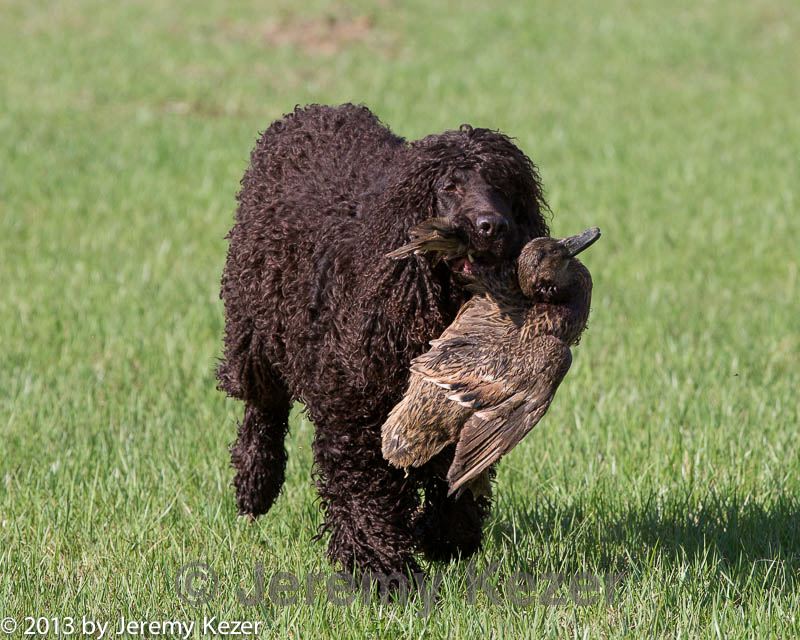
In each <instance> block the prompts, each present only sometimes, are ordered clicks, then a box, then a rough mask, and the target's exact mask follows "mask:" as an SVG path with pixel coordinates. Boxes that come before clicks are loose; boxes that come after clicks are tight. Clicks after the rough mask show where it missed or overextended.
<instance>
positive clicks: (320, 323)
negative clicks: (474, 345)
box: [218, 104, 547, 573]
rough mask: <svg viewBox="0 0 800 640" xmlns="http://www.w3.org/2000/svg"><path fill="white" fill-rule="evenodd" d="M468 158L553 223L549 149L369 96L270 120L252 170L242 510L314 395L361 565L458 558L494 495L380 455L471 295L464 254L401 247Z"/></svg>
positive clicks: (275, 468)
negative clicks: (534, 158)
mask: <svg viewBox="0 0 800 640" xmlns="http://www.w3.org/2000/svg"><path fill="white" fill-rule="evenodd" d="M454 169H460V170H472V171H477V172H479V173H480V175H481V176H482V178H483V179H484V180H485V181H486V183H487V184H488V185H490V187H491V188H493V189H495V190H496V191H497V192H499V193H502V194H503V195H504V196H505V198H507V199H508V201H509V202H510V203H511V207H512V209H513V212H514V216H515V217H516V219H517V221H518V222H519V227H518V231H517V233H518V235H520V237H521V240H527V239H528V238H530V237H535V236H540V235H546V233H547V225H546V223H545V220H544V217H543V212H544V211H545V209H546V204H545V202H544V199H543V195H542V189H541V185H540V181H539V176H538V173H537V171H536V168H535V166H534V165H533V164H532V163H531V162H530V160H529V159H528V158H527V157H526V156H525V155H524V154H523V153H522V152H521V151H520V150H519V149H518V148H517V147H516V146H515V145H514V144H513V143H512V142H511V141H510V140H509V139H508V138H507V137H506V136H504V135H502V134H500V133H497V132H494V131H490V130H487V129H478V128H475V129H473V128H472V127H469V126H466V125H464V126H462V127H461V129H459V130H457V131H448V132H445V133H443V134H440V135H433V136H429V137H426V138H424V139H422V140H418V141H415V142H410V143H409V142H406V141H404V140H403V139H402V138H400V137H398V136H396V135H394V134H393V133H392V132H391V131H390V130H389V129H388V128H386V127H385V126H384V125H382V124H381V122H380V121H379V120H378V119H377V118H376V117H375V116H374V115H373V114H372V113H371V112H370V111H369V110H368V109H367V108H365V107H360V106H354V105H349V104H348V105H342V106H339V107H326V106H318V105H312V106H309V107H305V108H296V109H295V111H294V112H293V113H291V114H288V115H286V116H285V117H283V118H282V119H280V120H278V121H276V122H274V123H273V124H272V125H271V126H270V127H269V128H268V129H267V131H266V132H264V134H263V135H262V136H261V138H260V139H259V141H258V143H257V144H256V147H255V149H254V150H253V152H252V155H251V161H250V166H249V168H248V169H247V172H246V173H245V175H244V178H243V179H242V187H241V190H240V192H239V195H238V201H239V207H238V210H237V215H236V223H235V225H234V227H233V228H232V229H231V231H230V233H229V235H228V239H229V241H230V245H229V251H228V259H227V264H226V266H225V271H224V274H223V278H222V292H221V297H222V299H223V300H224V303H225V313H226V326H225V349H224V357H223V360H222V362H221V364H220V366H219V369H218V378H219V381H220V388H221V389H222V390H224V391H225V392H227V393H228V394H229V395H230V396H233V397H235V398H239V399H241V400H243V401H244V402H245V410H244V419H243V421H242V423H241V425H240V428H239V434H238V439H237V441H236V443H235V444H234V445H233V447H232V460H233V465H234V467H235V468H236V471H237V473H236V477H235V480H234V484H235V487H236V494H237V501H238V506H239V510H240V512H241V513H243V514H249V515H251V516H257V515H260V514H263V513H265V512H266V511H267V510H268V509H269V508H270V506H271V505H272V503H273V502H274V500H275V498H276V497H277V496H278V494H279V492H280V489H281V486H282V484H283V480H284V470H285V466H286V451H285V448H284V437H285V436H286V433H287V429H288V415H289V410H290V408H291V404H292V402H293V401H294V400H299V401H301V402H302V403H304V405H305V407H306V410H307V412H308V415H309V416H310V418H311V420H312V421H313V423H314V425H315V428H316V432H315V438H314V443H313V452H314V460H315V477H316V482H317V486H318V490H319V494H320V497H321V501H322V506H323V508H324V511H325V520H324V524H323V525H322V530H327V531H329V532H330V534H331V535H330V543H329V548H328V555H329V557H330V558H331V559H332V560H333V561H338V562H340V563H341V564H342V565H343V566H344V568H345V569H348V570H352V569H354V568H356V569H358V570H362V571H374V572H382V573H392V572H398V571H407V570H409V569H411V570H415V569H416V564H415V561H414V552H415V551H416V550H422V551H424V552H425V553H426V554H427V556H428V557H429V558H432V559H447V558H451V557H454V556H456V555H459V554H461V555H462V556H464V555H469V554H470V553H473V552H474V551H476V550H477V549H478V548H479V547H480V540H481V527H482V523H483V520H484V519H485V517H486V515H487V513H488V512H489V507H490V504H489V499H488V498H486V497H482V498H478V499H475V498H473V497H472V496H471V494H469V492H466V494H465V495H463V496H461V497H460V498H459V499H457V500H455V499H452V498H448V497H447V489H446V484H445V483H444V482H443V481H442V480H440V479H439V478H438V476H437V475H436V474H435V473H432V472H426V471H425V469H422V470H420V471H419V472H416V473H415V475H413V476H410V477H406V476H405V475H404V473H403V472H402V471H399V470H397V469H394V468H392V467H390V466H389V465H388V463H386V462H385V461H384V460H383V458H382V456H381V433H380V427H381V425H382V423H383V422H384V420H385V419H386V416H387V415H388V413H389V411H390V410H391V408H392V406H393V405H394V404H395V403H396V402H397V401H398V400H399V399H400V398H401V396H402V394H403V391H404V389H405V387H406V384H407V381H408V375H409V373H408V366H409V362H410V360H411V359H412V358H414V357H415V356H417V355H419V354H420V353H422V352H423V351H425V350H426V348H427V344H428V341H429V340H431V339H432V338H435V337H437V336H438V335H439V334H440V333H441V332H442V330H443V329H444V328H445V327H446V326H447V325H448V324H449V323H450V322H451V321H452V320H453V318H454V317H455V314H456V312H457V311H458V308H459V306H460V305H461V303H462V302H463V301H464V299H465V293H464V291H463V290H462V289H461V287H460V286H459V285H458V284H457V281H456V280H455V279H454V277H453V275H452V273H451V271H450V270H449V269H448V267H447V265H445V264H438V265H432V264H430V263H429V262H427V261H426V260H425V259H423V258H422V257H415V258H413V259H409V260H403V261H392V260H389V259H387V258H386V257H385V254H386V253H387V252H388V251H390V250H392V249H395V248H397V247H398V246H400V245H402V244H403V243H404V242H406V241H407V232H408V230H409V228H410V227H411V226H413V225H415V224H416V223H418V222H420V221H421V220H423V219H425V218H428V217H431V216H434V215H438V214H439V213H440V212H439V211H438V206H439V205H438V204H437V197H436V185H437V184H438V181H440V180H441V179H442V177H443V176H445V175H447V173H448V172H450V171H453V170H454ZM520 244H521V242H520ZM444 455H450V456H452V451H450V452H445V454H444ZM423 491H424V502H423V503H422V506H421V507H420V498H421V495H420V494H421V492H423Z"/></svg>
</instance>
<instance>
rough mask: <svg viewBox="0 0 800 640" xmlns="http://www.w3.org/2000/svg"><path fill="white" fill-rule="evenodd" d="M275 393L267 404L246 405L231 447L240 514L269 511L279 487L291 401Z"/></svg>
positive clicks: (284, 395)
mask: <svg viewBox="0 0 800 640" xmlns="http://www.w3.org/2000/svg"><path fill="white" fill-rule="evenodd" d="M276 395H278V396H279V397H274V398H272V399H271V400H272V402H270V403H269V404H266V403H264V404H262V405H261V406H256V405H254V404H251V403H250V402H248V403H247V404H246V406H245V410H244V419H243V420H242V422H241V424H240V425H239V435H238V437H237V439H236V442H235V443H234V444H233V446H232V447H231V461H232V462H233V466H234V467H235V468H236V476H235V478H234V479H233V484H234V486H235V487H236V503H237V505H238V507H239V513H241V514H242V515H250V516H254V517H255V516H260V515H261V514H264V513H266V512H267V511H269V508H270V507H271V506H272V503H273V502H275V499H276V498H277V497H278V494H279V493H280V491H281V487H282V486H283V480H284V477H285V471H286V447H285V446H284V439H285V438H286V433H287V432H288V430H289V411H290V410H291V400H290V398H289V397H288V395H286V394H276Z"/></svg>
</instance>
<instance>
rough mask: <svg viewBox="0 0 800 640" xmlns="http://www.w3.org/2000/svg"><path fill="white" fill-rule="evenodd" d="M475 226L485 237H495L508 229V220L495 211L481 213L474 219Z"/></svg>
mask: <svg viewBox="0 0 800 640" xmlns="http://www.w3.org/2000/svg"><path fill="white" fill-rule="evenodd" d="M475 226H476V227H477V228H478V233H480V234H481V235H482V236H484V237H485V238H495V237H498V236H501V235H503V234H504V233H505V232H506V231H507V230H508V221H507V220H506V219H505V218H504V217H503V216H499V215H497V214H496V213H482V214H480V215H479V216H478V219H477V220H476V221H475Z"/></svg>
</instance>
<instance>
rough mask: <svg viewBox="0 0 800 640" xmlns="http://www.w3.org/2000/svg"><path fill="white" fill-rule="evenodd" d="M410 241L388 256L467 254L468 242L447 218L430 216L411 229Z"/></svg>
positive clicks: (452, 255) (450, 255)
mask: <svg viewBox="0 0 800 640" xmlns="http://www.w3.org/2000/svg"><path fill="white" fill-rule="evenodd" d="M409 237H410V239H409V242H408V243H407V244H404V245H403V246H402V247H399V248H398V249H395V250H394V251H390V252H389V253H387V254H386V257H387V258H392V259H393V260H399V259H402V258H407V257H408V256H410V255H413V254H417V253H434V254H438V255H439V257H448V258H449V257H455V256H458V255H466V253H467V248H468V247H467V243H466V240H465V238H464V237H463V235H462V233H461V232H460V231H459V230H458V229H456V228H454V227H453V226H452V224H451V222H450V220H448V219H447V218H429V219H428V220H424V221H423V222H421V223H420V224H418V225H417V226H415V227H412V228H411V229H410V230H409Z"/></svg>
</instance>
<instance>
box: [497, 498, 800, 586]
mask: <svg viewBox="0 0 800 640" xmlns="http://www.w3.org/2000/svg"><path fill="white" fill-rule="evenodd" d="M486 533H487V537H488V538H489V539H490V540H491V541H492V542H493V543H494V546H495V547H496V548H498V549H502V550H503V554H504V555H505V556H507V557H509V556H510V559H511V561H512V562H513V563H514V564H515V568H516V569H518V570H523V571H528V570H529V567H530V564H531V563H530V562H529V561H528V560H527V558H526V557H525V553H526V551H525V547H526V546H527V545H519V544H518V543H517V541H519V540H520V539H521V538H525V537H529V536H533V538H534V539H533V540H531V542H533V543H534V545H535V546H536V547H539V548H541V549H543V550H544V551H545V552H547V553H551V554H553V555H555V556H557V557H556V558H554V561H555V562H556V563H557V564H558V565H559V566H560V567H563V568H564V569H565V570H568V571H576V572H577V571H586V570H587V569H588V568H590V567H591V568H592V569H594V570H601V571H607V572H615V571H623V572H626V573H629V572H631V571H636V570H637V568H644V567H646V566H649V565H653V564H654V563H656V562H658V563H661V564H662V565H672V566H681V567H683V568H686V567H689V568H692V567H694V568H697V567H698V566H700V565H703V564H705V566H706V567H713V570H714V571H717V572H724V574H725V576H726V577H727V579H729V580H731V581H733V582H734V583H737V584H738V586H742V585H745V584H749V583H750V581H751V580H752V579H753V577H754V574H755V573H758V574H761V575H762V576H763V575H767V576H770V575H771V576H772V578H770V580H769V582H770V584H771V585H780V586H781V587H782V588H789V589H792V590H794V589H795V588H797V587H798V586H800V500H798V497H797V496H795V495H789V494H783V495H777V496H773V497H770V498H755V497H752V496H749V495H747V494H742V493H739V492H737V491H736V490H731V491H730V492H729V493H726V492H720V491H711V490H709V491H706V492H702V493H700V492H685V493H684V494H683V495H674V496H670V495H669V494H664V495H659V494H658V493H657V492H653V493H652V494H651V495H649V496H648V497H647V498H646V499H644V500H641V501H639V502H638V503H637V504H634V505H625V504H624V503H623V502H622V501H621V500H615V499H608V500H603V499H601V500H599V501H598V500H596V499H594V498H593V499H586V500H582V499H581V498H577V499H576V500H575V501H572V502H569V503H567V504H564V503H558V502H554V501H552V500H548V499H547V498H540V499H536V500H533V501H531V502H528V503H527V504H525V506H523V507H520V506H519V503H518V502H516V501H514V502H511V503H510V504H506V505H504V508H501V509H500V512H499V513H497V515H496V517H495V518H493V520H492V522H491V523H490V524H489V526H488V528H487V532H486ZM529 549H530V548H529V547H528V551H529Z"/></svg>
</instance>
